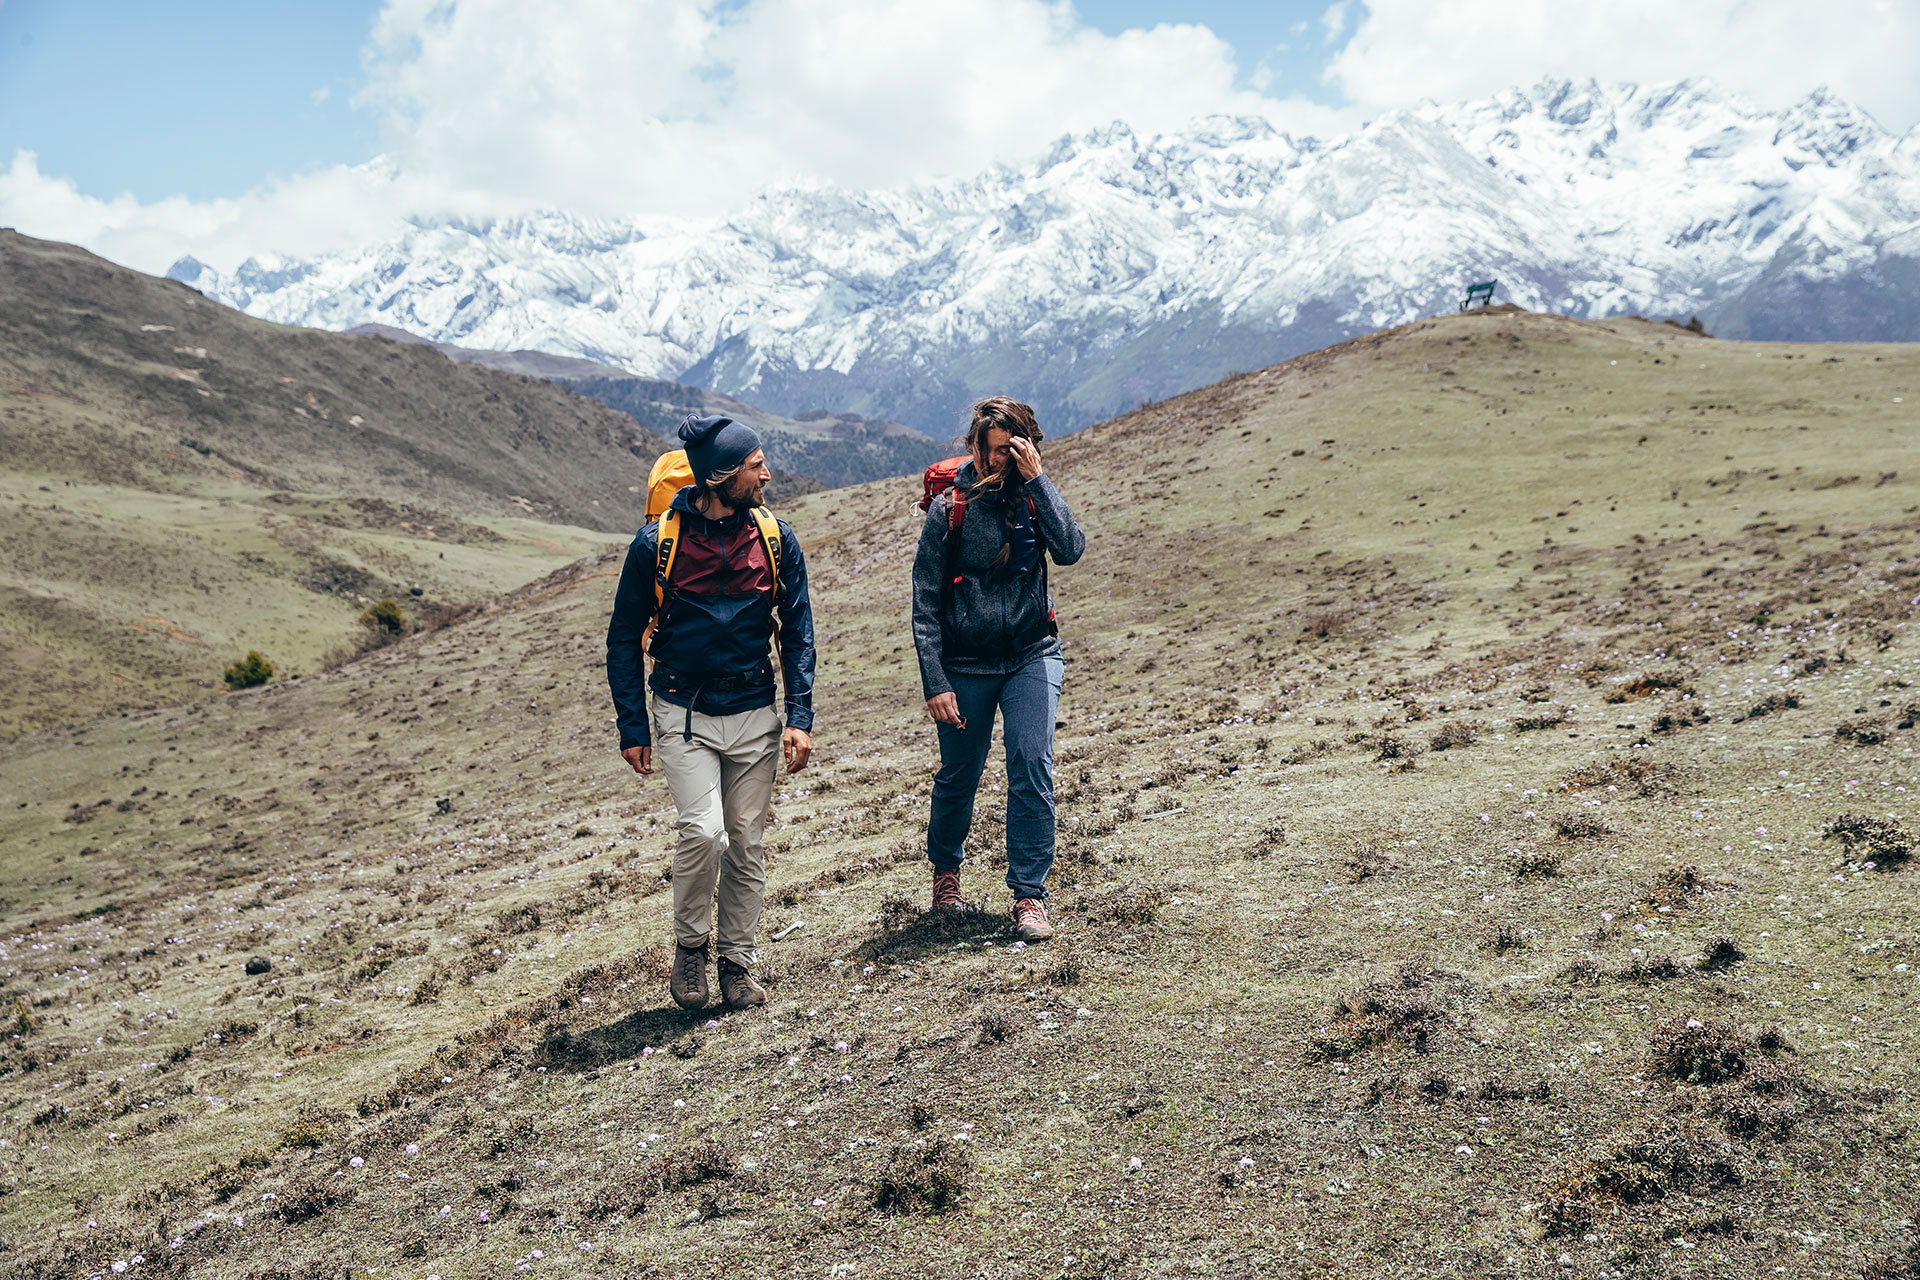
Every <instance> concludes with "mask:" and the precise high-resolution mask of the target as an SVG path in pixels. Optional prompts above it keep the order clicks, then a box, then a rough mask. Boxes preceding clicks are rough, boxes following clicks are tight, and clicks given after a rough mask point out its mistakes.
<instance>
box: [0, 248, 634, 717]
mask: <svg viewBox="0 0 1920 1280" xmlns="http://www.w3.org/2000/svg"><path fill="white" fill-rule="evenodd" d="M662 447H663V446H662V445H661V444H660V442H659V440H658V439H657V438H656V437H655V436H653V435H652V434H651V433H649V432H646V431H644V430H642V429H641V428H640V427H639V426H638V425H637V424H635V423H634V422H633V421H632V420H631V419H629V418H627V417H626V416H625V415H622V414H618V413H614V412H612V411H610V410H608V409H606V408H605V407H604V406H602V405H600V404H599V403H597V402H595V401H592V400H587V399H584V398H582V397H579V396H575V395H573V394H571V393H569V392H567V391H565V390H562V389H560V388H558V387H556V386H553V385H551V384H549V383H546V382H543V381H540V380H538V379H532V378H526V377H522V376H519V375H516V374H510V373H499V372H495V371H491V370H484V369H477V368H469V367H465V366H461V365H456V364H454V363H453V362H452V361H449V360H446V359H443V358H442V357H440V356H439V355H437V354H436V353H434V352H432V351H418V350H414V349H412V348H408V347H403V346H400V345H398V344H395V343H391V342H384V341H377V340H373V339H366V338H350V337H345V336H342V335H338V334H326V333H318V332H313V331H308V330H299V329H289V328H285V327H282V326H278V325H272V324H267V323H264V322H261V321H258V320H254V319H251V318H249V317H247V316H243V315H241V314H239V313H238V312H234V311H231V310H229V309H227V308H225V307H220V306H217V305H215V304H214V303H211V302H209V301H207V300H206V299H205V298H202V297H200V296H199V295H198V294H196V293H195V292H194V291H192V290H191V289H188V288H186V287H185V286H183V285H180V284H177V283H175V282H173V281H168V280H162V279H158V278H155V277H152V276H144V275H141V274H139V273H137V272H133V271H128V270H125V269H124V268H120V267H116V266H113V265H112V264H110V263H107V262H104V261H102V260H101V259H98V258H95V257H93V256H92V255H90V254H87V253H85V252H84V251H82V250H80V249H76V248H73V247H72V246H68V245H60V244H53V243H49V242H45V241H38V240H32V239H29V238H27V237H25V236H20V235H17V234H15V233H13V232H0V737H11V736H13V735H14V734H17V733H19V732H22V731H31V730H38V729H48V728H53V727H56V726H60V725H69V724H74V723H78V722H82V721H86V720H91V719H93V718H94V717H96V716H98V715H100V714H102V713H106V712H118V711H121V710H130V709H137V708H150V707H154V706H160V705H165V704H169V703H173V702H177V701H179V700H180V699H182V698H184V697H187V696H190V695H191V694H192V693H193V692H195V691H198V690H202V689H209V688H211V689H218V688H219V687H220V673H221V671H222V670H223V669H224V668H225V667H226V665H227V664H228V663H230V662H232V661H233V660H234V659H236V658H238V657H239V656H240V655H241V654H242V653H244V652H246V651H247V650H248V649H260V650H262V651H264V652H265V653H266V654H267V655H268V657H269V658H270V659H271V660H272V661H274V662H275V663H276V665H277V669H278V670H279V671H280V673H281V674H282V675H283V676H284V675H287V674H292V673H295V672H301V671H310V670H312V669H313V668H314V666H315V665H316V663H317V662H318V661H319V660H320V658H321V657H322V655H323V654H325V653H326V652H328V651H329V650H332V649H335V648H338V647H340V646H342V645H343V644H346V643H348V642H350V641H351V639H352V638H353V634H354V632H355V626H354V618H355V617H356V616H357V615H358V613H359V612H360V610H361V609H362V608H364V605H365V601H366V600H367V599H369V598H378V597H380V596H384V595H389V594H392V595H397V596H399V597H401V598H403V599H407V600H409V602H410V603H415V604H418V605H419V606H422V607H424V608H426V609H428V610H431V609H433V608H436V607H438V608H445V607H447V606H450V605H456V604H460V603H463V602H470V601H473V600H476V599H479V598H482V597H484V596H486V595H489V594H492V593H494V592H497V591H500V590H504V589H507V588H510V587H515V586H518V585H520V584H522V583H525V582H527V581H528V580H530V579H532V578H535V577H538V576H539V575H540V574H542V573H545V572H548V571H550V570H551V569H553V568H554V567H556V566H557V565H560V564H564V563H566V562H568V561H570V560H572V559H573V558H575V557H577V556H579V555H581V554H583V553H584V552H586V551H589V550H593V549H597V548H599V547H602V546H605V545H607V544H608V542H610V541H611V540H612V538H611V537H610V536H609V535H618V534H620V533H622V532H624V531H630V530H631V529H632V528H634V527H636V526H637V525H638V523H639V521H640V518H641V511H642V506H643V497H642V495H640V494H639V493H638V492H637V491H636V490H637V486H638V485H640V484H643V483H644V481H645V469H646V466H647V465H648V463H650V462H651V460H652V458H653V457H654V456H655V454H656V453H657V452H658V451H659V449H660V448H662ZM416 585H417V586H419V587H420V589H421V594H420V595H419V596H418V597H417V598H416V597H414V596H412V595H411V594H410V589H411V588H412V587H414V586H416Z"/></svg>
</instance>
